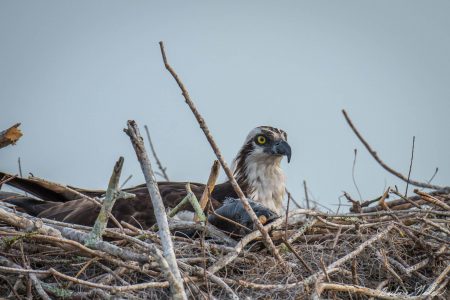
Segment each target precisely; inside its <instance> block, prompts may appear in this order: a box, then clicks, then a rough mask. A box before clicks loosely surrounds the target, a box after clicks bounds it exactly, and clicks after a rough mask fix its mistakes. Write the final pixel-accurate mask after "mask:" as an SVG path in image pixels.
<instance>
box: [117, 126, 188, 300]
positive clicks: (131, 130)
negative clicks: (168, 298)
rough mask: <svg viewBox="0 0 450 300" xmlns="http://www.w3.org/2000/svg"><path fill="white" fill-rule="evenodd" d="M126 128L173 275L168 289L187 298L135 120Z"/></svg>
mask: <svg viewBox="0 0 450 300" xmlns="http://www.w3.org/2000/svg"><path fill="white" fill-rule="evenodd" d="M127 126H128V128H126V129H124V131H125V133H126V134H127V135H128V136H129V137H130V140H131V143H132V144H133V148H134V150H135V151H136V156H137V158H138V160H139V163H140V164H141V169H142V172H143V173H144V177H145V183H146V184H147V188H148V192H149V194H150V198H151V201H152V205H153V213H154V214H155V217H156V222H157V224H158V228H159V231H158V233H159V237H160V239H161V244H162V247H163V252H164V258H165V259H166V260H167V263H168V264H169V267H170V270H171V272H172V273H173V275H174V278H175V280H174V281H172V282H171V284H170V290H171V293H172V297H173V299H187V297H186V293H185V291H184V287H183V280H182V278H181V273H180V269H179V268H178V265H177V260H176V257H175V252H174V249H173V242H172V238H171V235H170V229H169V224H168V223H167V215H166V210H165V208H164V203H163V201H162V198H161V194H160V193H159V189H158V184H157V182H156V178H155V174H154V173H153V170H152V166H151V164H150V160H149V158H148V155H147V152H146V151H145V146H144V141H143V139H142V136H141V134H140V133H139V128H138V126H137V124H136V122H135V121H128V124H127Z"/></svg>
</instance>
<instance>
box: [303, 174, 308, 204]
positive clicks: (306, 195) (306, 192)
mask: <svg viewBox="0 0 450 300" xmlns="http://www.w3.org/2000/svg"><path fill="white" fill-rule="evenodd" d="M303 189H304V190H305V201H306V208H307V209H309V197H308V188H307V187H306V180H303Z"/></svg>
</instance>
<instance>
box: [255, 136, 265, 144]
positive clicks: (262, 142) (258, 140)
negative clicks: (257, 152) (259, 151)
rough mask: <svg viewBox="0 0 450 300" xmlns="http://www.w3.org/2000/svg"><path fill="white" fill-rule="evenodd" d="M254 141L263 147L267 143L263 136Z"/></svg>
mask: <svg viewBox="0 0 450 300" xmlns="http://www.w3.org/2000/svg"><path fill="white" fill-rule="evenodd" d="M256 141H257V142H258V144H260V145H264V144H265V143H266V142H267V139H266V137H265V136H263V135H260V136H258V137H257V138H256Z"/></svg>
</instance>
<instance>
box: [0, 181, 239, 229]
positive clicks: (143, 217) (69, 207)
mask: <svg viewBox="0 0 450 300" xmlns="http://www.w3.org/2000/svg"><path fill="white" fill-rule="evenodd" d="M2 175H4V174H3V173H0V178H1V177H2ZM8 184H10V185H12V186H14V187H16V188H19V189H21V190H24V191H26V192H29V193H32V194H33V195H35V196H36V197H38V198H40V199H42V200H43V201H39V200H36V199H33V198H29V197H28V198H27V199H24V198H21V199H15V200H12V201H8V202H10V203H12V204H15V205H17V206H19V207H21V208H22V209H23V210H24V211H25V212H27V213H29V214H32V215H35V216H39V217H42V218H49V219H54V220H58V221H64V222H68V223H75V224H80V225H93V224H94V222H95V220H96V218H97V215H98V212H99V211H100V208H99V207H98V206H97V205H95V204H93V203H92V202H90V201H88V200H83V199H75V200H72V199H74V197H75V196H74V194H73V193H71V192H70V191H69V192H68V191H67V189H64V187H63V186H61V185H59V184H55V183H52V182H45V184H43V183H42V182H40V181H39V182H36V181H33V180H30V179H21V178H14V179H13V180H11V181H10V182H8ZM158 187H159V190H160V193H161V197H162V199H163V202H164V205H165V207H166V208H168V209H170V208H173V207H175V206H176V205H177V204H178V203H179V202H180V201H181V200H182V199H183V198H184V197H185V196H186V183H185V182H159V183H158ZM204 187H205V186H204V185H203V184H200V183H191V189H192V191H193V193H194V194H195V195H196V196H197V198H200V197H201V195H202V193H203V189H204ZM77 190H79V191H80V192H83V193H86V194H88V195H90V196H98V195H101V194H103V193H104V191H88V190H83V189H77ZM125 191H126V192H129V193H133V194H135V195H136V198H134V199H118V200H117V201H116V204H115V205H114V207H113V210H112V213H113V215H114V216H115V217H116V219H118V221H125V222H128V223H131V224H133V225H135V226H141V227H144V228H148V227H149V226H151V225H153V224H154V223H155V216H154V214H153V206H152V203H151V200H150V196H149V194H148V190H147V187H146V186H145V185H139V186H136V187H132V188H128V189H125ZM231 191H232V189H231V185H230V184H229V183H223V184H219V185H217V186H216V188H215V189H214V192H213V194H212V198H213V199H212V203H213V206H214V207H215V208H217V207H219V206H220V205H221V203H222V202H223V200H224V199H225V198H226V197H233V196H234V195H235V194H234V192H231ZM77 197H78V196H77ZM182 210H192V207H191V205H190V204H189V203H188V204H186V205H185V207H183V208H182ZM110 223H111V222H110Z"/></svg>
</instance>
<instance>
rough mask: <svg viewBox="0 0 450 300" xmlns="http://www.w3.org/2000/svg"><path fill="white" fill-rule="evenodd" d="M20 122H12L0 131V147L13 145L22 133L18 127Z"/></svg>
mask: <svg viewBox="0 0 450 300" xmlns="http://www.w3.org/2000/svg"><path fill="white" fill-rule="evenodd" d="M19 126H20V123H17V124H14V125H13V126H11V127H9V128H8V129H6V130H3V131H2V132H0V148H4V147H6V146H9V145H14V144H15V143H16V142H17V141H18V140H19V139H20V137H21V136H22V135H23V134H22V131H21V130H20V129H19Z"/></svg>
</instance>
